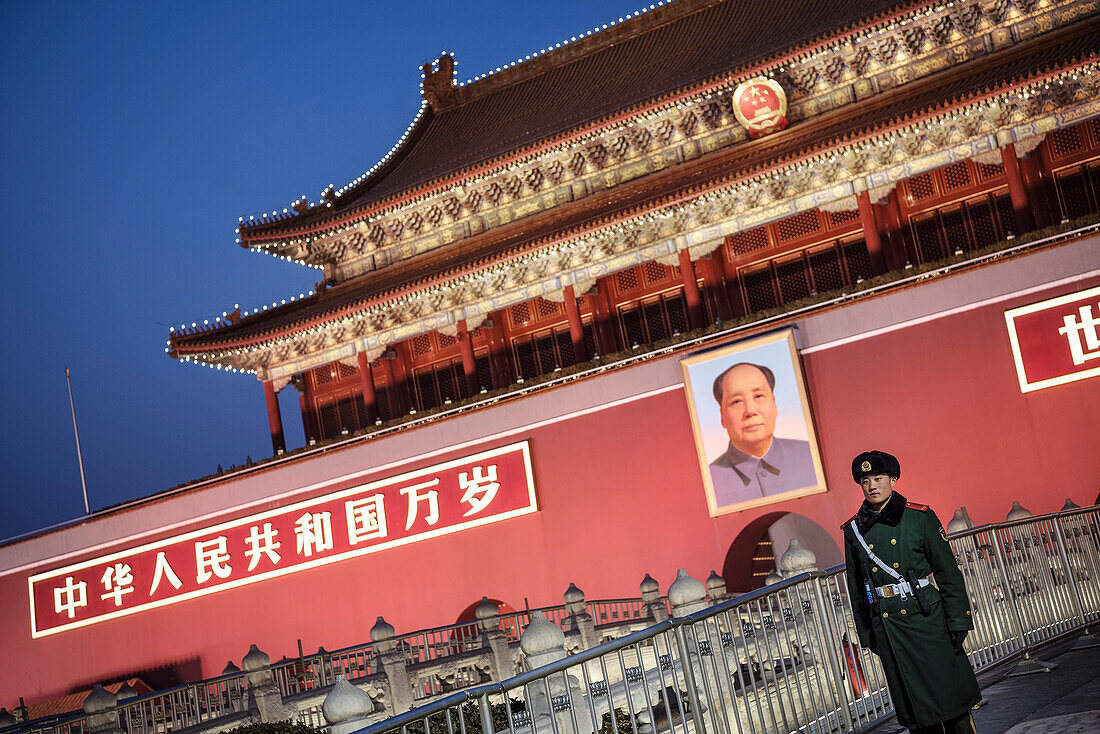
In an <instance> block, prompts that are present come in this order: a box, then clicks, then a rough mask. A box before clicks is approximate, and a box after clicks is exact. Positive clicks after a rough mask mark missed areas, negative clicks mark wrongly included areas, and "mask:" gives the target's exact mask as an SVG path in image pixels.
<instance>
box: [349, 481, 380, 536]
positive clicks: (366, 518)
mask: <svg viewBox="0 0 1100 734" xmlns="http://www.w3.org/2000/svg"><path fill="white" fill-rule="evenodd" d="M384 499H385V496H384V495H381V494H376V495H373V496H371V497H365V498H363V499H358V500H348V501H347V502H345V503H344V508H345V510H346V511H347V515H348V542H349V543H351V544H352V545H355V544H356V543H358V542H359V541H361V540H370V539H372V538H384V537H386V505H385V503H384Z"/></svg>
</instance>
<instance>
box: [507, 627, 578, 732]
mask: <svg viewBox="0 0 1100 734" xmlns="http://www.w3.org/2000/svg"><path fill="white" fill-rule="evenodd" d="M519 646H520V649H521V650H523V655H524V657H523V664H524V667H525V668H526V669H527V670H534V669H535V668H538V667H541V666H543V665H548V664H550V663H553V662H556V661H558V660H562V659H564V658H565V657H566V652H565V633H564V632H562V631H561V628H560V627H558V626H557V625H556V624H554V623H553V622H551V621H549V620H548V619H546V617H544V616H543V614H542V612H535V613H534V614H532V615H531V623H530V624H529V625H527V629H525V630H524V631H523V635H521V636H520V639H519ZM547 687H549V689H550V691H549V697H548V696H547V692H546V687H544V686H541V685H538V686H532V689H533V690H531V692H530V694H529V695H528V698H527V710H528V711H530V712H531V723H532V727H533V728H532V730H533V731H549V730H551V729H553V730H554V731H574V727H573V721H572V711H570V710H569V709H566V708H563V710H562V711H560V712H557V713H555V712H554V705H553V704H554V702H555V701H560V700H562V699H563V698H564V697H566V696H568V698H569V701H570V704H571V707H570V708H572V710H573V711H581V710H582V708H581V707H583V706H584V690H583V689H582V688H581V685H580V681H579V680H578V679H577V677H576V676H574V675H566V676H562V675H561V674H557V675H553V676H551V677H550V678H549V679H548V680H547ZM552 719H556V721H554V722H553V723H551V720H552ZM577 719H578V720H580V719H581V717H580V716H578V717H577ZM583 731H584V730H583V729H582V730H581V732H583Z"/></svg>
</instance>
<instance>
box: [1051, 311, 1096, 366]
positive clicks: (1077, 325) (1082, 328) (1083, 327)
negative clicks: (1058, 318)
mask: <svg viewBox="0 0 1100 734" xmlns="http://www.w3.org/2000/svg"><path fill="white" fill-rule="evenodd" d="M1078 313H1079V314H1080V316H1081V320H1080V321H1078V320H1077V318H1076V316H1075V315H1074V314H1069V315H1068V316H1066V317H1065V318H1064V320H1063V323H1064V324H1065V326H1063V327H1062V328H1061V329H1059V330H1058V333H1059V334H1065V336H1066V338H1067V339H1069V353H1070V355H1071V356H1072V357H1073V363H1074V364H1075V365H1076V364H1084V363H1085V361H1086V360H1089V359H1100V334H1098V333H1097V331H1096V327H1097V326H1100V319H1096V318H1093V316H1092V306H1091V305H1089V306H1081V308H1080V309H1079V310H1078ZM1082 334H1084V335H1085V343H1084V344H1082V343H1081V335H1082ZM1086 348H1087V349H1088V352H1087V353H1086V351H1085V350H1086Z"/></svg>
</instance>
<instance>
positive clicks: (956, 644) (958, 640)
mask: <svg viewBox="0 0 1100 734" xmlns="http://www.w3.org/2000/svg"><path fill="white" fill-rule="evenodd" d="M967 632H969V630H949V631H948V633H947V636H948V637H949V638H951V647H952V649H954V651H955V654H956V655H965V654H966V650H964V649H963V641H964V640H966V634H967Z"/></svg>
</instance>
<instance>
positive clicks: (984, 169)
mask: <svg viewBox="0 0 1100 734" xmlns="http://www.w3.org/2000/svg"><path fill="white" fill-rule="evenodd" d="M1003 175H1005V167H1004V164H1003V163H979V164H978V180H980V181H988V180H989V179H991V178H997V177H998V176H1003Z"/></svg>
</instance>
